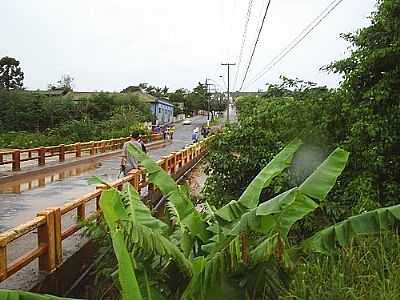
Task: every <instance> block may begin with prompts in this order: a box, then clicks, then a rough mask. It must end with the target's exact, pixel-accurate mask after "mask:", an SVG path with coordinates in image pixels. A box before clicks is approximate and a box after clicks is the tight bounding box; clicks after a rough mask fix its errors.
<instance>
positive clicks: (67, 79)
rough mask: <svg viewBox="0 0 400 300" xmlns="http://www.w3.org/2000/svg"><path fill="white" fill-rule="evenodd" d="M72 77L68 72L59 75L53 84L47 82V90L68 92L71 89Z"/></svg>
mask: <svg viewBox="0 0 400 300" xmlns="http://www.w3.org/2000/svg"><path fill="white" fill-rule="evenodd" d="M73 83H74V78H73V77H72V76H70V75H68V74H65V75H63V76H62V77H61V79H60V80H58V81H57V83H55V84H52V83H51V84H49V85H48V89H49V90H63V91H64V92H70V91H72V90H73Z"/></svg>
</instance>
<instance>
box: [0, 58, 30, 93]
mask: <svg viewBox="0 0 400 300" xmlns="http://www.w3.org/2000/svg"><path fill="white" fill-rule="evenodd" d="M23 81H24V72H22V70H21V67H20V62H19V61H18V60H16V59H15V58H12V57H8V56H5V57H3V58H2V59H0V89H1V88H4V89H6V90H17V89H22V87H23Z"/></svg>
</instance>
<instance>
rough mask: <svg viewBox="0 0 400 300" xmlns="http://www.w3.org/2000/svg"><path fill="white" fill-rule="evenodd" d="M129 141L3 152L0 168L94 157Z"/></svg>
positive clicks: (158, 136) (155, 137)
mask: <svg viewBox="0 0 400 300" xmlns="http://www.w3.org/2000/svg"><path fill="white" fill-rule="evenodd" d="M129 139H130V138H129V137H122V138H118V139H111V140H102V141H91V142H85V143H75V144H68V145H64V144H60V145H58V146H48V147H37V148H31V149H15V150H12V151H3V152H0V166H1V165H8V164H9V165H11V169H12V170H13V171H20V170H21V163H23V162H27V161H34V160H37V163H38V165H39V166H43V165H45V164H46V159H47V158H50V157H58V161H59V162H63V161H65V158H66V155H69V154H72V155H73V156H75V157H81V156H82V155H84V154H86V155H96V154H98V153H105V152H108V151H114V150H118V149H120V148H122V146H123V144H124V143H125V142H126V141H128V140H129ZM151 140H152V141H159V140H162V136H161V134H152V137H151Z"/></svg>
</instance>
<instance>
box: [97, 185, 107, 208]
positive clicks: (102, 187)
mask: <svg viewBox="0 0 400 300" xmlns="http://www.w3.org/2000/svg"><path fill="white" fill-rule="evenodd" d="M106 189H107V186H106V185H105V184H98V185H96V190H97V191H99V190H100V191H102V192H103V191H104V190H106ZM99 201H100V196H98V197H96V211H99V210H100V204H99Z"/></svg>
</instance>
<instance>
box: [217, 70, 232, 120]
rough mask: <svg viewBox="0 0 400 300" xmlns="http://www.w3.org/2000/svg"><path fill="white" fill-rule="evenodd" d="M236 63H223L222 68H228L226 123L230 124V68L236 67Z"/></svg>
mask: <svg viewBox="0 0 400 300" xmlns="http://www.w3.org/2000/svg"><path fill="white" fill-rule="evenodd" d="M235 65H236V64H235V63H222V64H221V66H228V105H227V108H226V121H227V122H228V123H229V102H230V94H229V70H230V66H235Z"/></svg>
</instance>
